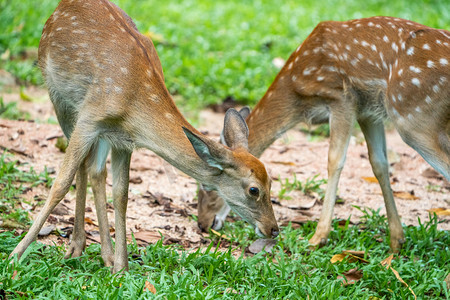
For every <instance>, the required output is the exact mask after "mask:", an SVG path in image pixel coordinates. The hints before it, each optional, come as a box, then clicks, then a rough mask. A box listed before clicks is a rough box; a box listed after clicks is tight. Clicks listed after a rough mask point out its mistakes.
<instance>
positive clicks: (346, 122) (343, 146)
mask: <svg viewBox="0 0 450 300" xmlns="http://www.w3.org/2000/svg"><path fill="white" fill-rule="evenodd" d="M355 115H356V113H355V109H354V108H353V106H352V105H351V101H350V102H347V105H345V106H344V105H342V106H339V107H332V108H331V115H330V146H329V150H328V184H327V190H326V192H325V199H324V203H323V207H322V211H321V214H320V219H319V223H318V224H317V229H316V232H315V233H314V235H313V237H312V238H311V239H310V240H309V243H310V244H311V245H324V244H326V242H327V239H328V235H329V233H330V231H331V221H332V218H333V209H334V204H335V202H336V191H337V188H338V183H339V177H340V175H341V171H342V168H343V167H344V163H345V158H346V153H347V148H348V143H349V140H350V136H351V131H352V128H353V124H354V122H355V118H356V116H355Z"/></svg>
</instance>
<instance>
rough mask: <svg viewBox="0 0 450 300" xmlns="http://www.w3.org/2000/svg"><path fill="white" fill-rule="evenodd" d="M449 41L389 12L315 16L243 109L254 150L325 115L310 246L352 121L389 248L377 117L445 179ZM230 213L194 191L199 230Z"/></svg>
mask: <svg viewBox="0 0 450 300" xmlns="http://www.w3.org/2000/svg"><path fill="white" fill-rule="evenodd" d="M449 43H450V32H449V31H446V30H440V29H433V28H430V27H427V26H424V25H421V24H418V23H415V22H412V21H408V20H404V19H400V18H395V17H382V16H379V17H371V18H364V19H355V20H350V21H344V22H336V21H325V22H321V23H319V24H318V25H317V26H316V27H315V29H314V30H313V31H312V32H311V34H310V35H309V36H308V37H307V38H306V39H305V40H304V42H303V43H302V44H301V45H300V46H298V48H297V49H296V50H295V51H294V52H293V53H292V54H291V56H290V57H289V59H288V60H287V61H286V63H285V65H284V67H283V68H282V69H281V70H280V72H279V73H278V74H277V75H276V77H275V80H274V81H273V83H272V84H271V86H270V87H269V89H268V90H267V92H266V93H265V95H264V96H263V97H262V99H261V100H260V101H259V102H258V103H257V104H256V106H255V108H254V109H253V111H252V112H251V113H250V111H249V110H248V109H243V110H242V111H241V114H242V116H243V117H244V118H246V121H247V125H248V127H249V131H250V134H249V140H248V145H249V150H250V152H251V153H252V154H253V155H255V156H256V157H260V156H261V154H262V153H263V151H264V150H265V149H267V148H268V147H269V146H270V145H271V144H272V143H273V142H274V141H275V140H276V139H277V138H278V137H280V135H282V134H283V133H284V132H285V131H287V130H288V129H290V128H292V127H293V126H294V125H296V124H297V123H299V122H304V123H306V124H321V123H326V122H329V125H330V138H329V150H328V167H327V169H328V184H327V188H326V193H325V197H324V202H323V208H322V211H321V214H320V218H319V222H318V224H317V228H316V231H315V233H314V235H313V236H312V237H311V238H310V239H309V243H310V244H311V245H315V246H321V245H324V244H325V243H326V242H327V239H328V235H329V233H330V231H331V222H332V216H333V209H334V205H335V201H336V192H337V187H338V181H339V177H340V174H341V171H342V168H343V167H344V163H345V160H346V152H347V147H348V145H349V140H350V136H351V132H352V128H353V127H354V124H355V122H358V124H359V125H360V127H361V131H362V133H363V135H364V137H365V140H366V143H367V148H368V154H369V160H370V164H371V166H372V170H373V172H374V174H375V177H376V178H377V180H378V182H379V185H380V187H381V190H382V194H383V198H384V203H385V206H386V213H387V219H388V224H389V232H390V247H391V250H393V251H398V250H399V249H400V248H401V245H402V244H403V243H404V241H405V237H404V233H403V229H402V225H401V221H400V217H399V215H398V212H397V209H396V206H395V201H394V196H393V192H392V188H391V185H390V182H389V164H388V160H387V155H386V138H385V132H384V125H383V121H384V120H385V119H389V120H390V121H391V122H392V123H393V125H394V127H395V128H396V130H397V131H398V133H399V134H400V136H401V138H402V139H403V141H404V142H405V143H406V144H408V145H409V146H411V147H412V148H413V149H414V150H416V151H417V152H418V153H419V154H420V155H421V156H422V157H423V158H424V159H425V160H426V161H427V162H428V163H429V164H430V165H431V166H432V167H434V168H435V169H436V170H437V171H438V172H440V173H441V174H443V175H444V177H445V178H446V179H447V180H450V138H449V136H450V90H449V88H448V84H449V82H448V81H449V80H450V64H449V61H450V48H449ZM222 142H223V143H225V144H226V141H222ZM228 212H229V208H228V207H227V205H226V203H225V202H224V201H223V200H222V199H221V198H220V196H219V195H218V194H217V193H215V192H208V191H203V190H200V191H199V193H198V213H199V216H198V224H199V227H200V228H203V229H204V230H207V229H208V228H213V229H216V230H218V229H220V228H221V227H222V225H223V223H224V221H225V217H226V216H227V214H228Z"/></svg>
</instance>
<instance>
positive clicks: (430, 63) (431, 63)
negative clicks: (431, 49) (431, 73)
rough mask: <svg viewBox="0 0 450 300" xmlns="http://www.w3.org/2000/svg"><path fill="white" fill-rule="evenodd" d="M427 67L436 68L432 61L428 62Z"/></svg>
mask: <svg viewBox="0 0 450 300" xmlns="http://www.w3.org/2000/svg"><path fill="white" fill-rule="evenodd" d="M427 67H428V68H432V67H434V62H433V61H432V60H429V61H427Z"/></svg>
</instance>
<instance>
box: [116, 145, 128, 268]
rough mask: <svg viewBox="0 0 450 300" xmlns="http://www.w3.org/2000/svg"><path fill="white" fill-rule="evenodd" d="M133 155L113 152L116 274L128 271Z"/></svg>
mask: <svg viewBox="0 0 450 300" xmlns="http://www.w3.org/2000/svg"><path fill="white" fill-rule="evenodd" d="M130 160H131V153H129V152H126V151H120V150H117V149H113V150H112V155H111V163H112V171H113V198H114V213H115V223H116V253H115V257H114V273H117V272H119V271H121V270H123V271H128V254H127V236H126V233H127V232H126V213H127V203H128V182H129V172H130Z"/></svg>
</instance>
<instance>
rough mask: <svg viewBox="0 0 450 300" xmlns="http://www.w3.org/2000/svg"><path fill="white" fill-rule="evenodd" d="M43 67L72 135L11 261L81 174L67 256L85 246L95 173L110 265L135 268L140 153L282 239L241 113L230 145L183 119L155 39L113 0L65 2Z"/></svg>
mask: <svg viewBox="0 0 450 300" xmlns="http://www.w3.org/2000/svg"><path fill="white" fill-rule="evenodd" d="M39 66H40V68H41V70H42V73H43V75H44V77H45V80H46V83H47V86H48V89H49V93H50V99H51V100H52V102H53V105H54V108H55V111H56V114H57V117H58V121H59V123H60V125H61V127H62V130H63V131H64V134H65V135H66V136H67V137H68V138H69V139H70V142H69V146H68V148H67V151H66V154H65V156H64V161H63V163H62V165H61V168H60V171H59V173H58V175H57V177H56V180H55V182H54V184H53V186H52V188H51V190H50V193H49V196H48V199H47V201H46V203H45V205H44V207H43V208H42V211H41V212H40V214H39V216H38V217H37V218H36V220H35V222H34V223H33V225H32V226H31V228H30V230H29V231H28V233H27V234H26V236H25V237H24V238H23V240H22V241H21V242H20V243H19V245H18V246H17V247H16V248H15V249H14V251H13V253H12V254H11V255H12V256H14V255H16V254H17V255H18V256H19V257H20V256H21V255H22V254H23V253H24V251H25V249H26V248H27V247H28V246H29V245H30V243H31V242H32V241H33V240H35V239H36V236H37V234H38V232H39V230H40V228H41V227H42V225H43V224H44V222H45V220H46V219H47V217H48V216H49V214H50V212H51V211H52V210H53V208H54V207H55V206H56V205H57V204H58V203H59V202H60V201H61V199H62V198H63V197H64V196H65V195H66V193H67V191H68V190H69V187H70V185H71V184H72V181H73V178H74V177H75V174H76V192H77V193H76V212H75V214H76V215H75V226H74V232H73V235H72V240H71V244H70V247H69V249H68V251H67V256H73V257H74V256H75V257H76V256H79V255H80V254H81V252H82V251H83V249H84V247H85V241H86V238H85V231H84V210H85V198H86V185H87V177H88V175H89V177H90V180H91V183H92V189H93V194H94V199H95V205H96V210H97V214H98V221H99V225H100V234H101V242H102V250H101V252H102V258H103V260H104V263H105V265H107V266H111V265H114V272H117V271H119V270H127V269H128V260H127V248H126V227H125V221H126V207H127V201H128V181H129V168H130V158H131V153H132V151H133V149H135V148H147V149H150V150H152V151H154V152H155V153H156V154H158V155H159V156H161V157H162V158H164V159H165V160H167V161H168V162H169V163H171V164H173V165H174V166H175V167H177V168H178V169H180V170H181V171H183V172H185V173H186V174H188V175H190V176H192V177H194V178H195V179H197V180H198V181H199V182H201V183H202V184H203V186H204V187H206V188H207V189H210V190H215V191H217V193H218V194H219V195H220V196H221V197H223V198H224V199H225V201H227V203H228V204H229V205H230V207H232V208H233V209H234V210H235V211H236V213H237V214H239V215H241V216H242V217H243V218H244V219H245V220H247V221H248V222H249V223H250V224H252V225H253V226H254V227H255V228H256V231H257V232H258V233H259V234H261V235H264V236H268V237H275V236H277V235H278V226H277V223H276V220H275V216H274V213H273V210H272V205H271V202H270V178H269V177H268V175H267V172H266V170H265V168H264V165H263V164H262V163H261V162H260V161H259V160H258V159H257V158H255V157H254V156H252V155H251V154H249V152H248V150H247V148H248V141H247V139H248V128H247V125H246V123H245V121H244V119H243V118H242V117H241V116H240V115H239V113H238V112H237V111H236V110H230V111H228V112H227V114H226V116H225V124H224V126H225V129H224V137H225V140H226V143H227V145H228V146H229V147H224V146H223V145H221V144H220V143H218V142H215V141H212V140H211V139H209V138H207V137H205V136H203V135H201V134H200V133H199V132H198V131H197V130H195V129H194V128H193V127H192V126H191V125H190V124H189V123H188V122H187V121H186V120H185V119H184V118H183V116H182V115H181V113H180V112H179V110H178V109H177V107H176V106H175V104H174V102H173V100H172V98H171V96H170V94H169V92H168V90H167V88H166V86H165V84H164V77H163V70H162V67H161V63H160V61H159V58H158V56H157V54H156V50H155V48H154V46H153V43H152V42H151V41H150V40H149V39H148V38H146V37H145V36H143V35H141V34H140V33H139V32H138V30H137V28H136V26H135V24H134V23H133V21H132V20H131V19H130V17H129V16H128V15H126V14H125V13H124V12H123V11H122V10H121V9H120V8H119V7H117V6H116V5H114V4H113V3H111V2H109V1H107V0H83V1H81V0H78V1H77V0H62V1H61V2H60V4H59V6H58V7H57V8H56V10H55V12H54V13H53V14H52V15H51V17H50V18H49V20H48V21H47V23H46V24H45V26H44V29H43V32H42V38H41V42H40V45H39ZM109 152H111V168H112V174H113V200H114V209H115V226H116V233H115V237H116V246H115V254H114V252H113V249H112V245H111V239H110V235H109V226H108V220H107V214H106V200H105V198H106V197H105V177H106V171H105V163H106V158H107V156H108V154H109Z"/></svg>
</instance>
